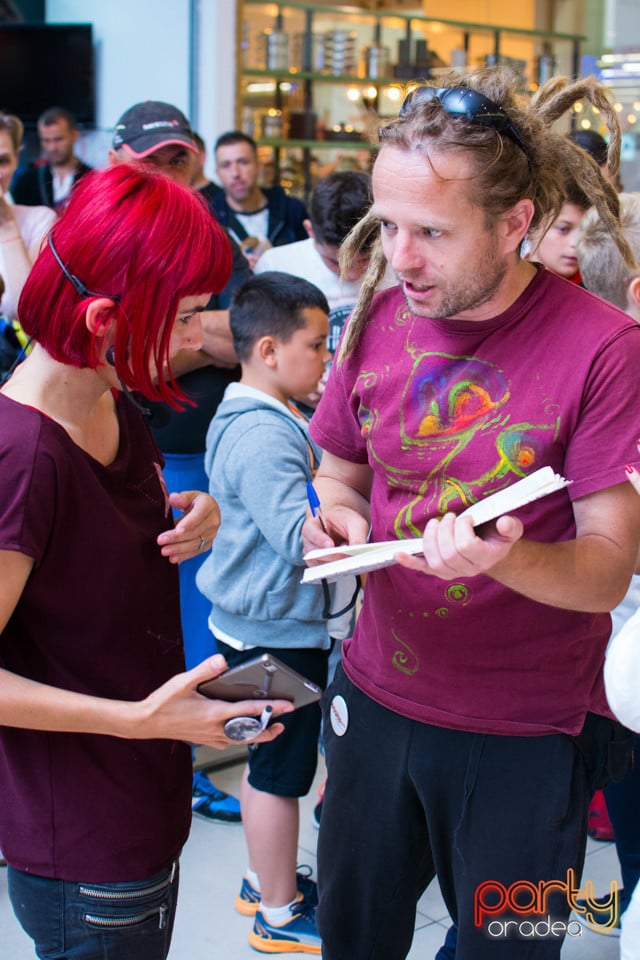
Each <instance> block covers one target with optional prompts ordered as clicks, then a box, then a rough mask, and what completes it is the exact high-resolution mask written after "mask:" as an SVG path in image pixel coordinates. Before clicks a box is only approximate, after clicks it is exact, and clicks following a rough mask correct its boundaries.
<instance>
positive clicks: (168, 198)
mask: <svg viewBox="0 0 640 960" xmlns="http://www.w3.org/2000/svg"><path fill="white" fill-rule="evenodd" d="M230 267H231V256H230V251H229V245H228V242H227V240H226V238H225V236H224V234H223V232H222V230H221V228H220V227H218V226H217V224H216V223H214V222H213V221H212V218H211V216H210V215H209V213H208V211H207V210H206V208H205V206H204V204H203V203H201V201H199V200H198V199H197V198H196V197H195V196H193V195H192V194H191V193H190V192H189V191H187V190H186V189H184V188H183V187H181V186H179V185H177V184H175V183H173V182H172V181H171V180H169V179H168V178H166V177H164V176H162V175H158V174H154V173H148V172H146V171H142V170H138V169H134V168H132V167H128V166H127V167H125V166H122V167H116V168H112V169H109V170H106V171H103V172H101V173H96V174H91V175H89V176H87V177H85V178H84V179H83V181H82V182H81V183H80V184H78V186H77V187H76V189H75V190H74V192H73V195H72V197H71V200H70V202H69V205H68V207H67V209H66V210H65V212H64V214H63V215H62V217H61V219H60V220H59V221H58V222H57V223H56V224H55V226H54V228H53V231H52V233H51V234H50V236H49V240H48V244H47V245H46V246H45V248H44V249H43V251H42V253H41V254H40V256H39V258H38V260H37V261H36V263H35V264H34V267H33V269H32V271H31V274H30V275H29V278H28V280H27V282H26V285H25V287H24V290H23V294H22V297H21V300H20V319H21V322H22V325H23V328H24V330H25V331H26V333H27V334H28V335H29V336H31V337H32V339H33V341H34V344H35V345H34V347H33V350H32V352H31V353H30V355H29V357H28V358H27V359H26V360H25V361H24V363H22V364H21V365H20V366H18V367H17V368H16V369H15V371H14V373H13V375H12V376H11V377H10V378H9V380H7V381H6V383H5V384H4V386H3V387H2V389H1V390H0V579H1V581H2V592H1V594H0V797H1V798H2V799H1V802H0V848H1V849H2V850H3V852H4V855H5V857H6V859H7V861H8V864H9V867H8V870H9V877H8V880H9V893H10V897H11V901H12V904H13V907H14V910H15V912H16V915H17V916H18V919H19V920H20V922H21V924H22V925H23V927H24V929H25V930H26V931H27V933H28V934H29V935H30V936H31V937H32V939H33V940H34V943H35V946H36V950H37V953H38V956H59V957H62V956H64V957H68V958H70V957H73V958H74V960H80V958H82V960H106V958H107V957H109V958H110V957H116V956H117V957H118V960H164V958H165V957H166V955H167V952H168V949H169V942H170V937H171V929H172V924H173V917H174V910H175V895H176V890H177V877H178V857H179V854H180V850H181V848H182V846H183V844H184V842H185V840H186V838H187V834H188V831H189V823H190V815H191V753H190V749H189V745H188V744H189V743H190V742H195V743H202V744H208V745H210V746H216V747H224V746H227V745H228V744H229V742H230V741H229V740H228V739H227V737H226V736H225V735H224V732H223V725H224V723H225V721H226V720H227V719H229V718H230V717H231V716H234V715H238V714H239V713H243V714H248V715H256V714H259V713H260V712H261V711H262V708H263V704H262V703H260V702H255V701H251V702H248V703H243V704H225V703H222V702H220V701H214V700H208V699H206V698H205V697H203V696H201V695H200V694H199V693H198V691H197V687H198V685H199V684H200V683H201V682H202V681H204V680H206V679H209V678H210V677H212V676H215V675H217V674H218V673H220V672H221V670H223V669H224V667H225V663H224V660H223V658H221V657H213V658H209V659H208V660H206V661H204V662H203V663H202V664H200V665H199V666H198V667H196V668H195V669H193V670H191V671H189V672H184V657H183V647H182V637H181V631H180V610H179V595H178V576H177V568H176V566H175V565H176V564H177V563H179V562H180V561H181V560H183V559H186V558H188V557H191V556H194V555H195V554H196V553H197V552H198V551H201V550H203V549H205V548H207V547H209V546H210V545H211V541H212V539H213V537H214V536H215V533H216V530H217V527H218V525H219V514H218V509H217V505H216V504H215V501H213V500H212V499H211V498H210V497H209V496H208V495H206V494H203V493H199V492H197V491H188V492H186V493H179V494H173V495H172V496H171V497H169V496H168V495H167V492H166V487H165V486H164V483H163V479H162V459H161V455H160V454H159V452H158V449H157V447H156V445H155V443H154V441H153V439H152V437H151V433H150V431H149V428H148V425H147V424H146V423H145V418H144V416H143V413H144V411H145V398H149V399H152V400H158V399H160V400H165V401H168V402H169V403H170V404H172V405H178V404H180V402H181V401H182V399H183V398H182V396H181V394H180V391H179V389H178V387H177V386H176V383H175V380H174V378H173V376H172V373H171V362H172V359H173V358H174V357H175V356H176V354H177V353H178V352H179V351H180V350H183V349H186V350H197V349H199V348H200V346H201V344H202V328H201V323H200V318H199V313H200V311H201V310H202V309H203V308H204V305H205V304H206V303H207V301H208V299H209V297H210V295H211V293H212V292H215V291H218V290H220V288H221V287H223V286H224V284H225V283H226V280H227V277H228V275H229V272H230ZM133 391H136V392H138V393H139V394H141V395H142V396H138V397H137V398H136V395H135V394H134V393H133ZM171 507H174V508H177V509H178V510H180V511H182V517H181V518H180V520H179V521H178V522H177V524H176V525H175V527H174V526H173V522H172V519H171ZM275 708H276V709H275V711H274V712H275V713H279V712H281V709H282V710H284V709H287V706H286V705H285V704H283V703H280V704H278V703H276V704H275ZM281 729H282V727H281V725H279V724H276V725H275V727H274V728H273V729H271V728H270V729H269V730H267V731H265V732H264V733H263V734H261V737H260V739H262V740H270V739H272V738H273V737H274V736H276V735H277V734H278V733H279V732H280V730H281Z"/></svg>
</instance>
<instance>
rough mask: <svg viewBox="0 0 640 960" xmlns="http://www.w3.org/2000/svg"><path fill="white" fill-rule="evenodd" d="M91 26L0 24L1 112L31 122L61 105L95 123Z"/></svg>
mask: <svg viewBox="0 0 640 960" xmlns="http://www.w3.org/2000/svg"><path fill="white" fill-rule="evenodd" d="M94 100H95V97H94V60H93V37H92V29H91V24H88V23H72V24H30V23H27V24H3V25H0V108H2V109H4V110H7V111H8V112H9V113H15V114H17V116H19V117H20V119H21V120H22V121H23V122H24V123H33V122H34V121H36V120H37V119H38V117H39V116H40V114H41V113H43V111H44V110H46V109H47V108H48V107H65V108H66V109H67V110H70V111H71V113H73V114H74V116H75V118H76V120H77V121H78V123H86V124H93V123H95V103H94Z"/></svg>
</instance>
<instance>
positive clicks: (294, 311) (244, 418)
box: [197, 272, 331, 954]
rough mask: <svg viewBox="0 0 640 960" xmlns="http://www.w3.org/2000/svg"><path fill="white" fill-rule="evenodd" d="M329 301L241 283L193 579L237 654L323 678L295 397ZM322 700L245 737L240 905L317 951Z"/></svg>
mask: <svg viewBox="0 0 640 960" xmlns="http://www.w3.org/2000/svg"><path fill="white" fill-rule="evenodd" d="M328 312H329V307H328V304H327V300H326V298H325V296H324V294H323V293H321V292H320V290H318V288H317V287H315V286H314V285H313V284H311V283H309V282H308V281H306V280H302V279H300V278H298V277H292V276H289V275H288V274H283V273H277V272H267V273H263V274H260V275H258V276H255V277H253V278H252V279H251V280H250V281H248V282H247V283H245V284H244V285H243V286H242V287H240V288H239V290H237V291H236V292H235V294H234V297H233V299H232V302H231V307H230V324H231V331H232V334H233V342H234V348H235V350H236V353H237V355H238V359H239V360H240V363H241V366H242V376H241V379H240V382H239V383H232V384H230V385H229V386H228V387H227V390H226V392H225V395H224V399H223V402H222V403H221V404H220V406H219V408H218V410H217V412H216V415H215V416H214V418H213V420H212V421H211V425H210V427H209V431H208V434H207V452H206V456H205V467H206V470H207V473H208V475H209V479H210V484H209V487H210V490H212V491H213V490H215V491H216V496H217V497H218V498H219V499H218V503H219V504H220V510H221V513H222V515H223V516H224V522H223V524H222V527H221V529H220V533H219V537H220V538H221V539H220V543H219V546H218V543H217V542H216V549H215V550H214V551H213V553H212V554H211V555H210V557H209V558H208V559H207V560H206V561H205V563H204V564H203V566H202V567H201V568H200V571H199V572H198V576H197V583H198V587H199V589H200V590H201V591H202V593H203V594H204V595H205V596H206V597H207V598H208V599H209V600H210V601H211V615H210V617H209V626H210V628H211V630H212V632H213V634H214V636H215V638H216V641H217V645H218V649H219V650H220V652H222V653H224V655H225V657H226V659H227V663H228V665H229V667H232V666H235V665H237V664H238V663H241V662H243V661H244V660H247V659H249V658H253V657H254V656H256V655H257V654H260V653H262V652H264V651H265V650H269V651H272V652H273V653H275V655H276V656H277V657H278V658H279V659H280V660H282V661H284V663H286V664H288V665H289V666H291V667H293V669H294V670H297V671H298V672H299V673H301V674H303V675H304V676H306V677H308V678H309V679H310V680H312V681H313V682H315V683H317V684H319V685H320V686H325V685H326V678H327V660H328V652H329V645H330V640H329V634H328V630H327V625H326V617H325V611H324V603H323V596H322V590H321V589H320V588H318V587H316V586H312V587H310V586H303V585H302V584H301V583H300V581H301V578H302V574H303V572H304V562H303V559H302V538H301V529H302V524H303V522H304V519H305V515H306V512H307V496H306V481H308V480H311V479H312V478H313V475H314V472H315V469H316V467H317V465H318V463H319V458H320V451H319V449H318V448H317V447H316V446H315V444H314V443H313V442H312V440H311V439H310V438H309V436H308V432H307V424H306V420H305V419H304V417H302V416H301V414H300V413H299V411H298V410H297V409H295V408H294V407H292V405H291V403H290V397H292V396H296V395H304V394H306V393H309V392H310V391H311V390H313V389H314V388H315V386H316V384H317V383H318V381H319V380H320V378H321V376H322V374H323V372H324V369H325V365H326V363H327V362H328V361H329V360H330V357H331V355H330V353H329V351H328V350H327V346H326V343H327V335H328V332H329V323H328ZM319 731H320V708H319V706H318V704H311V705H310V706H307V707H303V708H302V709H299V710H296V711H295V712H294V713H292V714H290V715H289V716H288V717H287V719H286V729H285V732H284V733H283V734H282V735H281V736H280V737H279V738H278V744H277V747H275V744H274V749H269V750H263V749H262V747H261V746H255V747H250V750H249V762H248V766H247V770H246V771H245V774H244V777H243V782H242V786H241V793H240V803H241V807H242V819H243V824H244V831H245V837H246V842H247V848H248V852H249V869H248V870H247V873H246V875H245V877H244V878H243V881H242V886H241V890H240V893H239V895H238V896H237V897H236V908H237V909H238V910H239V911H240V912H241V913H243V914H245V915H247V916H254V915H255V921H254V926H253V930H252V932H251V933H250V935H249V943H250V944H251V946H252V947H253V948H254V949H256V950H258V951H262V952H266V953H283V952H291V951H295V952H301V953H313V954H319V953H320V950H321V945H320V938H319V935H318V933H317V930H316V926H315V904H316V903H317V892H316V887H315V883H313V882H312V881H311V880H309V879H308V878H306V877H304V876H302V875H301V874H296V859H297V848H298V817H299V811H298V798H299V797H301V796H304V795H305V794H306V793H308V791H309V789H310V787H311V783H312V781H313V777H314V774H315V770H316V764H317V744H318V735H319Z"/></svg>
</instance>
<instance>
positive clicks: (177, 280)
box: [19, 164, 231, 406]
mask: <svg viewBox="0 0 640 960" xmlns="http://www.w3.org/2000/svg"><path fill="white" fill-rule="evenodd" d="M52 236H53V240H54V244H55V249H56V251H57V253H58V255H59V257H60V259H61V260H62V262H63V264H64V265H65V267H66V268H67V270H68V272H69V273H70V274H72V275H74V276H75V277H78V278H79V280H80V281H81V282H82V284H84V286H85V287H86V288H88V290H89V291H96V290H97V291H100V296H105V297H108V298H109V299H111V298H113V300H114V303H113V307H112V308H110V309H108V310H105V311H104V312H103V313H102V314H101V315H100V318H99V324H98V327H97V329H96V330H95V331H93V332H91V331H90V330H88V329H87V326H86V323H85V315H86V311H87V307H88V306H89V303H90V302H91V300H93V299H95V295H94V294H90V293H89V294H88V295H87V296H83V295H82V294H80V293H78V291H77V290H76V288H75V286H74V285H73V284H72V282H71V281H70V280H69V279H68V278H67V277H65V275H64V273H63V271H62V270H61V268H60V266H59V264H58V263H57V262H56V260H55V258H54V255H53V253H52V251H51V249H50V247H49V246H48V245H46V246H44V248H43V250H42V252H41V253H40V256H39V257H38V259H37V260H36V262H35V264H34V265H33V268H32V270H31V273H30V274H29V277H28V279H27V282H26V284H25V286H24V289H23V291H22V296H21V297H20V304H19V316H20V323H21V324H22V327H23V329H24V330H25V331H26V333H28V334H29V335H30V336H31V337H33V338H34V340H37V341H38V343H40V344H41V345H42V346H43V347H44V349H45V350H47V352H48V353H50V354H51V356H52V357H54V358H55V359H56V360H59V361H60V362H62V363H68V364H71V365H72V366H75V367H91V368H93V369H95V367H96V366H97V365H98V363H99V362H100V361H99V357H98V346H99V342H100V338H101V336H102V335H103V334H104V332H105V330H106V328H107V327H109V326H110V325H112V330H113V334H114V353H115V357H116V370H117V372H118V375H119V376H120V377H121V378H122V379H123V381H124V382H125V383H126V384H127V386H129V387H130V388H132V389H135V390H139V391H140V392H141V393H143V394H145V396H147V397H149V398H151V399H154V400H165V401H167V402H169V403H170V404H172V406H176V405H177V402H178V401H181V400H184V396H183V394H182V393H181V392H180V390H179V388H178V387H177V386H176V384H175V380H174V379H173V378H172V377H171V376H170V375H169V376H168V378H167V375H166V373H165V372H163V371H165V368H166V365H167V364H168V361H169V357H168V350H169V340H170V337H171V331H172V329H173V325H174V321H175V317H176V314H177V311H178V304H179V301H180V300H181V299H182V298H183V297H195V296H200V295H202V294H206V293H218V292H219V291H220V290H221V289H222V288H223V287H224V286H225V284H226V283H227V280H228V279H229V275H230V273H231V248H230V245H229V241H228V239H227V236H226V234H225V232H224V230H223V229H222V227H221V226H220V225H219V224H218V223H217V222H216V221H215V220H214V219H213V217H212V216H211V214H210V213H209V211H208V209H207V208H206V205H205V203H204V201H203V200H202V198H201V197H199V196H196V195H195V194H193V193H191V191H189V190H187V189H186V188H185V187H182V186H180V185H179V184H176V183H174V182H173V181H172V180H170V179H169V178H168V177H166V176H164V175H162V174H159V173H154V172H150V171H148V170H146V169H144V168H143V169H141V168H140V167H138V166H135V167H134V166H133V165H129V164H118V165H117V166H114V167H110V168H108V169H107V170H102V171H100V172H95V173H92V174H89V175H87V176H84V177H83V178H82V179H81V180H80V181H79V183H78V184H77V185H76V186H75V187H74V190H73V192H72V194H71V198H70V200H69V203H68V205H67V207H66V209H65V211H64V213H63V214H62V216H61V218H60V220H59V221H58V222H57V223H56V224H55V225H54V227H53V228H52ZM151 360H153V362H154V365H155V367H156V369H157V371H158V373H157V377H158V381H157V383H154V379H153V376H152V373H151V371H150V369H149V364H150V361H151Z"/></svg>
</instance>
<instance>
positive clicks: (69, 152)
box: [12, 107, 91, 208]
mask: <svg viewBox="0 0 640 960" xmlns="http://www.w3.org/2000/svg"><path fill="white" fill-rule="evenodd" d="M38 136H39V137H40V147H41V149H42V156H43V158H44V162H42V163H37V164H35V165H34V166H33V167H31V168H30V169H29V170H25V172H24V173H22V174H21V175H20V176H19V177H18V178H17V180H16V182H15V184H14V186H13V190H12V193H13V198H14V200H15V202H16V203H23V204H25V205H26V206H29V207H35V206H45V207H54V208H56V207H60V205H61V204H62V203H63V202H64V201H65V200H66V199H67V197H68V196H69V193H70V191H71V189H72V187H73V185H74V183H75V182H76V181H77V180H78V179H79V178H80V177H82V176H83V175H84V174H85V173H88V171H89V170H91V167H89V166H87V164H86V163H83V162H82V160H79V159H78V157H76V156H75V154H74V152H73V151H74V147H75V145H76V143H77V141H78V137H79V136H80V131H79V130H78V127H77V125H76V119H75V117H74V116H73V114H72V113H70V112H69V111H68V110H65V109H64V108H63V107H50V108H49V109H48V110H45V112H44V113H43V114H41V116H40V117H39V118H38Z"/></svg>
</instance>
